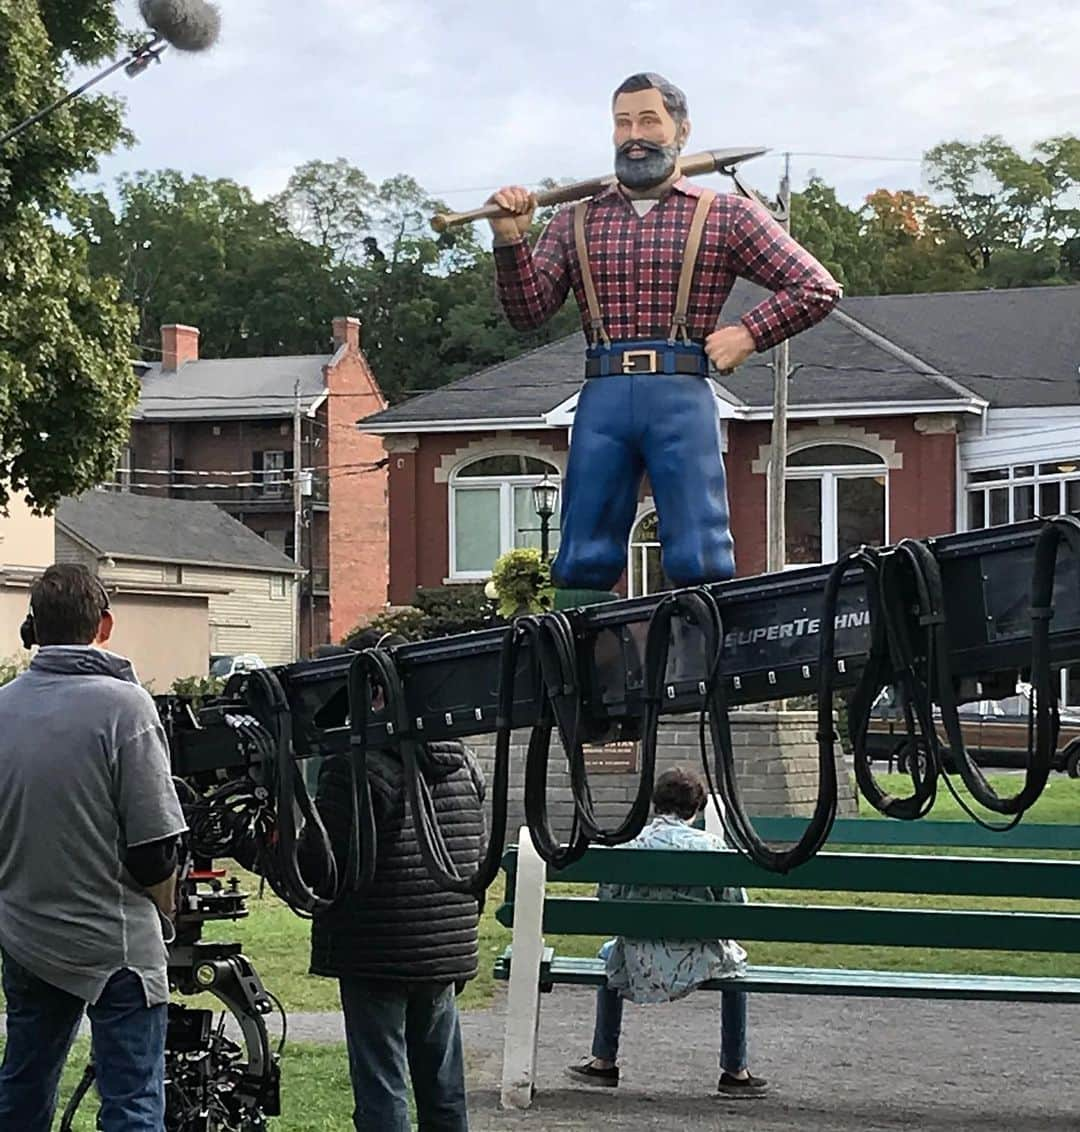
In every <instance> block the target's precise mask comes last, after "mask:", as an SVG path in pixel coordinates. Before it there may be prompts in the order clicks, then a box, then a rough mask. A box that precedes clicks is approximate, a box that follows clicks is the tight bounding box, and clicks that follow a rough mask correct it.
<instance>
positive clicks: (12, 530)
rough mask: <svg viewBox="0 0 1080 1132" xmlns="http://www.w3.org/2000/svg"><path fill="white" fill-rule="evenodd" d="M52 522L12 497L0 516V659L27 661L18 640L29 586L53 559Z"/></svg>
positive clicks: (20, 500)
mask: <svg viewBox="0 0 1080 1132" xmlns="http://www.w3.org/2000/svg"><path fill="white" fill-rule="evenodd" d="M53 537H54V536H53V520H52V516H49V515H35V514H34V513H33V512H32V511H31V510H30V508H29V507H28V506H27V504H26V501H25V500H24V499H22V498H21V497H19V498H12V500H11V502H10V503H9V505H8V513H7V515H0V659H5V660H8V659H10V660H19V661H26V660H29V658H30V654H29V653H27V652H26V651H25V650H24V649H23V647H22V644H21V642H20V640H19V626H20V625H21V624H22V622H23V618H25V617H26V610H27V607H28V606H29V602H30V586H31V585H32V584H33V582H34V579H35V578H37V577H38V575H39V574H40V573H41V572H42V571H43V570H44V569H45V567H46V566H48V565H49V563H50V562H52V560H53Z"/></svg>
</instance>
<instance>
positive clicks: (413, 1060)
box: [340, 979, 469, 1132]
mask: <svg viewBox="0 0 1080 1132" xmlns="http://www.w3.org/2000/svg"><path fill="white" fill-rule="evenodd" d="M340 983H341V1008H342V1010H343V1011H344V1013H345V1040H346V1041H347V1043H348V1047H349V1075H350V1076H351V1078H352V1087H353V1098H354V1100H355V1101H356V1108H355V1110H354V1112H353V1122H354V1123H355V1125H356V1128H357V1132H376V1130H377V1132H410V1129H411V1128H412V1122H411V1121H410V1119H409V1081H410V1079H411V1081H412V1091H413V1097H414V1099H415V1101H416V1116H417V1120H418V1122H419V1126H420V1132H468V1129H469V1114H468V1108H467V1106H466V1103H465V1061H464V1057H463V1055H462V1049H461V1027H460V1025H459V1023H458V1012H457V1003H456V1002H455V1000H454V988H453V986H452V985H449V984H446V983H418V984H415V985H413V984H410V983H376V982H369V981H367V980H364V979H341V980H340Z"/></svg>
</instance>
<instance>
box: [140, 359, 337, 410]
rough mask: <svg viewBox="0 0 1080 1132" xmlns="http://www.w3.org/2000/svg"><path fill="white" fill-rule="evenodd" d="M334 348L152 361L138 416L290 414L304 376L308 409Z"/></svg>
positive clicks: (303, 396)
mask: <svg viewBox="0 0 1080 1132" xmlns="http://www.w3.org/2000/svg"><path fill="white" fill-rule="evenodd" d="M331 356H332V355H330V354H306V355H301V356H298V357H287V358H206V359H201V360H199V361H197V362H187V363H186V364H185V365H183V366H181V367H180V369H179V370H177V371H176V372H175V373H162V372H161V364H160V363H155V364H154V365H152V366H150V367H149V368H148V369H147V370H146V371H145V373H144V375H143V377H142V394H141V396H140V397H139V405H138V408H137V409H136V410H135V419H136V420H176V419H178V418H185V417H186V418H189V419H195V420H198V419H205V418H208V417H212V418H219V419H220V418H228V417H288V416H291V415H292V412H293V388H294V386H295V384H296V382H297V381H299V382H300V403H301V408H302V410H303V411H304V412H306V411H307V410H308V409H310V408H311V406H312V403H313V402H314V401H316V400H317V399H318V398H319V397H321V396H322V394H323V393H324V392H325V391H326V385H325V382H324V379H323V366H325V365H326V364H327V363H328V362H329V361H330V358H331Z"/></svg>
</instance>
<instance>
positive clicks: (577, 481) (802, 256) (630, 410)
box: [490, 73, 840, 590]
mask: <svg viewBox="0 0 1080 1132" xmlns="http://www.w3.org/2000/svg"><path fill="white" fill-rule="evenodd" d="M612 116H613V118H614V128H615V132H614V141H615V181H614V182H613V183H612V184H611V185H610V187H608V188H607V189H605V190H604V191H602V192H600V193H599V194H598V195H596V196H594V197H593V198H592V199H590V200H586V201H579V202H578V203H576V204H575V205H573V206H572V207H568V208H564V209H562V210H561V211H559V212H558V213H556V214H555V216H554V218H553V219H552V221H551V223H550V224H549V225H548V226H547V228H546V229H545V230H544V232H543V234H542V235H541V236H540V238H539V240H538V241H537V243H536V246H535V247H534V248H532V249H531V250H530V248H529V245H528V243H527V242H526V233H527V232H528V230H529V226H530V223H531V221H532V217H533V212H534V210H535V208H536V198H535V196H534V194H533V193H531V192H530V191H529V190H527V189H524V188H521V187H520V186H510V187H506V188H503V189H500V190H499V191H498V192H496V193H494V194H493V195H492V197H491V199H490V203H492V204H495V205H498V206H499V207H500V208H501V209H502V210H503V213H504V215H503V216H500V217H495V218H492V219H491V220H490V223H491V227H492V230H493V232H494V236H495V246H494V253H495V267H496V275H497V283H498V293H499V298H500V301H501V303H502V306H503V309H504V310H505V312H506V315H507V317H508V319H509V320H510V323H511V324H512V325H513V326H514V327H516V328H517V329H519V330H531V329H535V328H536V327H538V326H540V325H541V324H542V323H544V322H546V321H547V320H548V319H549V318H551V317H552V316H553V315H554V314H555V312H556V311H557V310H558V309H559V308H560V307H561V306H562V304H563V302H564V301H565V299H566V296H567V294H568V293H569V291H570V290H573V292H574V297H575V298H576V299H577V303H578V307H579V308H580V310H581V317H582V325H583V328H584V330H585V334H586V337H587V339H588V349H587V350H586V354H585V378H586V381H585V385H584V387H583V388H582V390H581V395H580V397H579V399H578V404H577V409H576V412H575V415H574V426H573V433H572V438H571V444H570V454H569V459H568V463H567V469H566V477H565V482H564V484H563V496H562V515H561V544H560V549H559V553H558V555H557V557H556V559H555V562H554V563H553V565H552V577H553V580H554V581H555V584H556V585H557V586H559V587H561V588H564V589H585V590H609V589H610V588H611V587H612V586H613V585H614V584H615V583H616V582H617V580H618V578H619V576H620V575H621V573H622V571H623V568H624V567H625V565H626V547H627V540H628V539H629V536H630V528H631V526H632V524H633V522H634V517H635V515H636V513H637V504H638V495H639V491H640V487H641V478H642V474H643V472H646V471H647V472H648V474H649V480H650V482H651V484H652V491H653V498H654V500H655V502H656V510H657V516H658V519H659V529H660V543H661V547H662V555H663V559H662V561H663V567H664V572H665V573H666V574H667V576H668V577H669V578H670V579H671V580H672V582H674V583H675V584H676V585H677V586H691V585H698V584H701V583H704V582H717V581H723V580H725V579H727V578H730V577H732V575H733V574H734V572H735V558H734V547H733V544H732V538H731V530H730V525H729V522H728V503H727V487H726V483H725V478H724V461H723V455H722V452H721V437H720V419H719V414H718V412H717V406H716V400H715V398H714V396H713V390H712V385H711V383H710V381H709V380H708V376H709V364H710V362H711V363H712V365H713V366H715V367H716V369H717V370H719V371H721V372H724V371H729V370H733V369H735V367H737V366H738V365H740V364H741V363H742V362H744V361H745V360H746V359H747V358H748V357H749V356H750V355H751V354H753V353H754V352H755V351H762V350H768V349H770V348H771V347H773V346H775V345H777V343H779V342H782V341H783V340H784V339H786V338H790V337H792V335H795V334H798V333H799V332H800V331H802V330H806V329H807V328H808V327H810V326H813V325H814V323H816V322H820V321H821V319H823V318H824V317H825V316H826V315H827V314H828V313H829V312H830V311H831V310H832V309H833V307H834V306H835V305H836V303H837V302H838V301H839V299H840V287H839V285H838V284H837V283H836V281H835V280H834V279H833V278H832V276H831V275H830V274H829V273H828V272H827V271H826V270H825V268H823V267H822V266H821V264H820V263H818V262H817V260H815V259H814V257H813V256H811V255H810V254H809V253H808V252H807V251H806V250H805V249H804V248H802V247H801V246H800V245H799V244H798V243H796V242H795V240H793V239H792V238H791V237H790V236H789V235H788V233H787V232H785V231H784V229H783V228H782V227H781V226H780V225H779V224H778V223H777V222H776V221H775V220H773V219H772V217H771V216H770V215H769V214H768V213H767V212H766V210H765V209H764V208H763V207H761V206H760V205H759V204H757V203H755V202H753V201H750V200H747V199H745V198H743V197H740V196H734V195H727V194H723V193H715V192H713V191H712V190H710V189H707V188H702V187H700V186H698V185H695V184H692V183H691V182H690V181H689V180H688V179H687V178H686V177H684V176H683V175H682V173H681V170H680V168H679V154H680V153H681V152H682V149H683V147H684V145H685V143H686V140H687V137H688V136H689V134H690V119H689V115H688V110H687V104H686V96H685V95H684V94H683V92H682V91H681V90H679V89H678V87H676V86H674V85H673V84H672V83H670V82H668V80H667V79H665V78H663V77H662V76H660V75H657V74H652V73H647V74H637V75H631V76H630V78H628V79H626V80H625V82H623V83H621V84H620V85H619V87H618V89H617V90H616V91H615V94H614V96H613V98H612ZM505 214H509V215H505ZM738 276H741V277H743V278H746V279H750V280H752V281H753V282H754V283H758V284H760V285H761V286H763V287H766V288H767V289H768V290H770V291H772V292H773V293H772V295H771V296H770V297H768V298H767V299H765V300H764V301H763V302H762V303H760V304H759V305H758V306H756V307H754V309H753V310H751V311H749V312H748V313H747V314H745V315H743V317H742V318H741V319H740V321H739V322H737V323H735V324H733V325H727V326H722V325H718V321H719V318H720V311H721V308H722V307H723V305H724V301H725V300H726V299H727V297H728V295H729V293H730V292H731V288H732V286H733V285H734V282H735V279H736V277H738Z"/></svg>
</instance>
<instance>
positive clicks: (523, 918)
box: [502, 826, 547, 1108]
mask: <svg viewBox="0 0 1080 1132" xmlns="http://www.w3.org/2000/svg"><path fill="white" fill-rule="evenodd" d="M546 879H547V870H546V868H545V866H544V861H543V859H542V858H541V856H540V854H539V853H537V852H536V849H535V848H534V847H533V843H532V838H531V837H530V836H529V830H528V827H526V826H522V827H521V830H520V831H519V833H518V855H517V876H516V878H515V880H514V935H513V940H512V945H513V957H512V959H511V963H510V988H509V991H508V993H507V996H506V1036H505V1038H504V1042H503V1075H502V1106H503V1108H528V1107H529V1105H530V1104H532V1098H533V1090H534V1086H535V1080H536V1042H537V1036H538V1034H539V1031H540V962H541V960H542V958H543V955H544V927H543V920H544V884H545V881H546Z"/></svg>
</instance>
